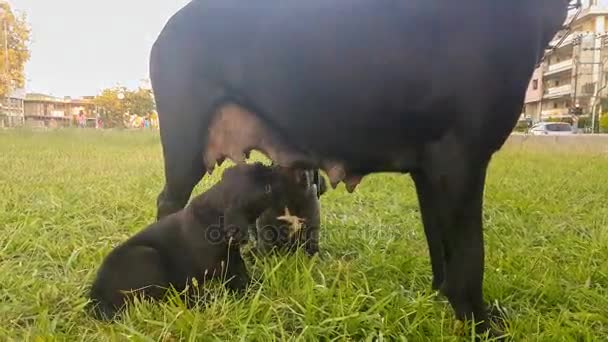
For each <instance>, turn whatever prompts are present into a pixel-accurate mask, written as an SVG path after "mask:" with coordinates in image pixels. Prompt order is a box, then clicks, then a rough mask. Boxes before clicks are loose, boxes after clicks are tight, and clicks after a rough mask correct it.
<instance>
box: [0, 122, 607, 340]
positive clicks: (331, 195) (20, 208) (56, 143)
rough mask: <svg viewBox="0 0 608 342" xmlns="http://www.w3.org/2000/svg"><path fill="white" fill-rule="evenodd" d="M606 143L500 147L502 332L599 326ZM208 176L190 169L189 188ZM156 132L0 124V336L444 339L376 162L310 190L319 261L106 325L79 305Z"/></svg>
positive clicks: (425, 262)
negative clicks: (351, 185)
mask: <svg viewBox="0 0 608 342" xmlns="http://www.w3.org/2000/svg"><path fill="white" fill-rule="evenodd" d="M607 175H608V154H606V153H605V151H604V152H602V151H601V149H599V150H597V151H595V150H577V151H576V152H572V151H559V150H555V149H554V150H553V151H550V152H549V151H547V150H543V149H542V148H540V147H535V148H530V149H526V148H521V147H518V146H509V147H508V148H505V149H503V150H502V151H501V152H500V153H498V154H497V155H496V157H495V158H494V161H493V162H492V164H491V167H490V171H489V175H488V184H487V187H486V195H485V212H484V218H485V228H486V229H485V236H486V273H485V284H484V289H485V296H486V298H487V299H489V300H491V301H492V302H493V303H495V304H497V305H499V306H500V307H501V308H503V309H504V310H505V312H506V313H507V317H508V319H507V322H506V331H507V332H508V333H509V334H510V335H511V336H512V337H513V338H514V339H515V340H518V341H522V340H524V341H595V340H602V339H604V340H605V338H606V336H608V176H607ZM218 176H219V174H218V173H217V172H216V173H215V174H214V175H213V177H208V178H206V179H205V180H204V181H203V182H201V184H200V185H199V187H197V189H196V192H197V193H198V192H200V191H203V190H204V189H205V187H208V186H209V185H210V184H211V183H212V182H214V181H216V180H217V178H218ZM162 184H163V169H162V157H161V149H160V144H159V139H158V137H157V133H155V132H154V133H153V132H113V131H106V132H99V131H89V130H87V131H76V130H74V131H69V130H68V131H56V132H27V131H0V194H1V195H0V341H6V340H14V341H27V340H36V341H47V340H69V341H104V340H110V341H114V340H119V341H121V340H128V339H131V340H134V341H158V340H160V341H177V340H188V341H198V340H203V341H207V340H220V341H224V340H247V341H250V340H258V341H266V340H281V341H286V340H292V339H293V340H317V339H320V338H322V339H323V340H368V341H371V340H374V341H381V340H387V341H389V340H404V341H405V340H407V341H425V340H430V341H437V340H442V339H443V340H446V341H451V340H454V341H457V340H461V339H462V337H461V336H460V334H461V332H462V331H461V329H460V328H459V327H458V324H456V322H455V321H454V315H453V312H452V310H451V308H450V307H449V305H448V304H447V302H446V300H445V298H443V297H441V296H436V295H435V294H434V293H433V292H432V291H431V290H430V280H431V272H430V266H429V259H428V254H427V248H426V242H425V239H424V234H423V230H422V226H421V222H420V213H419V211H418V204H417V200H416V196H415V192H414V188H413V183H412V181H411V180H410V178H409V177H408V176H405V175H394V174H377V175H373V176H370V177H367V178H365V179H364V181H363V182H362V184H361V185H360V187H359V188H358V189H357V191H356V192H355V193H354V194H348V193H347V192H346V191H345V190H344V186H343V185H340V186H339V187H338V189H336V190H330V191H328V193H327V194H326V195H325V196H324V197H323V199H322V204H321V205H322V234H321V248H322V253H321V256H320V258H314V259H312V260H310V259H307V258H306V257H304V256H303V255H300V254H297V255H294V256H290V257H282V258H276V257H275V258H268V259H264V260H260V261H259V262H258V263H256V264H250V265H249V268H250V271H251V273H252V274H253V276H254V277H257V278H259V282H258V283H256V284H254V285H253V286H252V287H251V288H250V289H249V291H248V293H247V294H246V295H245V296H244V297H239V296H236V295H232V294H230V293H226V292H224V291H222V290H221V288H220V287H219V286H214V285H211V288H212V290H213V294H214V300H213V301H211V302H209V303H208V304H207V305H206V306H205V307H200V308H199V309H195V310H187V309H185V308H184V306H183V305H182V304H181V303H179V302H171V303H158V304H150V303H143V304H141V305H137V306H134V307H132V308H131V309H130V310H129V311H128V312H127V314H126V315H125V317H124V318H123V319H122V320H121V321H119V322H117V323H115V324H106V323H99V322H97V321H95V320H93V319H91V318H90V317H89V316H87V314H86V312H85V311H84V310H83V307H84V305H85V304H86V297H85V294H86V290H87V287H88V286H89V284H90V282H91V281H92V279H93V277H94V275H95V272H96V270H97V267H98V266H99V264H100V262H101V260H102V259H103V257H104V256H105V255H106V254H107V253H108V252H109V251H110V249H111V248H112V247H113V246H115V245H116V244H118V243H120V242H121V241H123V240H125V239H126V238H127V237H128V236H130V235H131V234H133V233H135V232H136V231H138V230H139V229H141V228H143V227H144V226H146V225H147V224H149V223H150V222H152V221H153V219H154V216H155V210H156V208H155V201H156V195H157V194H158V192H159V190H160V189H161V187H162Z"/></svg>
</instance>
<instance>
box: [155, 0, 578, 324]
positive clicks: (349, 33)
mask: <svg viewBox="0 0 608 342" xmlns="http://www.w3.org/2000/svg"><path fill="white" fill-rule="evenodd" d="M567 9H568V1H567V0H534V1H530V0H509V1H497V0H460V1H444V0H441V1H440V0H332V1H328V0H307V1H285V0H256V1H251V0H205V1H202V0H194V1H192V2H191V3H189V4H188V5H187V6H185V7H184V8H183V9H181V10H180V11H179V12H178V13H176V14H175V15H174V16H173V17H172V18H171V19H170V20H169V22H168V23H167V24H166V26H165V28H164V29H163V31H162V32H161V34H160V35H159V37H158V39H157V41H156V42H155V44H154V47H153V49H152V52H151V69H150V72H151V79H152V84H153V88H154V95H155V98H156V101H157V105H158V111H159V116H160V118H159V119H160V129H161V138H162V145H163V152H164V161H165V176H166V183H165V187H164V189H163V191H162V193H161V194H160V195H159V196H158V217H162V216H165V215H167V214H169V213H172V212H175V211H177V210H179V209H180V208H182V207H183V206H184V205H185V204H186V203H187V201H188V198H189V196H190V194H191V191H192V189H193V187H194V186H195V185H196V184H197V183H198V182H199V181H200V179H201V178H202V176H203V175H204V174H205V172H210V171H211V170H213V168H214V166H215V165H216V163H217V162H220V163H221V162H222V161H223V160H224V159H225V158H230V159H232V160H234V161H236V162H239V163H240V162H243V161H244V160H245V157H246V156H247V155H248V153H249V152H250V151H251V150H252V149H257V150H260V151H263V152H264V153H266V154H267V155H268V156H269V157H270V158H271V159H272V160H273V161H274V162H276V163H277V164H280V165H283V166H290V167H296V168H312V169H323V170H324V171H325V172H326V173H327V174H328V176H329V179H330V181H331V183H332V186H334V187H335V186H336V185H337V184H338V183H339V182H344V183H345V185H346V188H347V189H348V190H349V191H353V190H354V189H355V187H356V185H357V184H358V183H359V182H360V181H361V179H362V177H364V176H365V175H368V174H371V173H375V172H402V173H410V174H411V176H412V177H413V179H414V182H415V184H416V189H417V194H418V199H419V203H420V207H421V212H422V220H423V223H424V229H425V233H426V237H427V241H428V246H429V251H430V258H431V264H432V270H433V278H434V279H433V287H435V288H439V289H441V291H442V293H443V294H445V295H446V296H447V298H448V299H449V301H450V303H451V305H452V307H453V308H454V310H455V312H456V316H457V318H459V319H465V318H472V317H474V318H475V319H476V320H477V321H483V323H482V324H481V325H479V330H480V331H485V330H486V329H487V328H488V320H487V313H486V307H485V305H484V302H483V294H482V283H483V269H484V242H483V233H482V207H483V205H482V199H483V190H484V185H485V175H486V169H487V166H488V163H489V162H490V159H491V157H492V155H493V154H494V153H495V152H496V151H497V150H498V149H500V148H501V146H502V145H503V143H504V142H505V140H506V139H507V137H508V136H509V134H510V132H511V130H512V129H513V127H514V125H515V123H516V121H517V118H518V117H519V115H520V112H521V107H522V104H523V99H524V94H525V91H526V87H527V84H528V81H529V79H530V76H531V74H532V71H533V69H534V66H535V64H536V63H537V62H538V61H539V60H540V58H541V56H542V55H543V52H544V49H545V47H546V46H547V44H548V42H549V41H550V40H551V38H552V37H553V36H554V35H555V34H556V32H557V31H558V30H559V29H560V27H561V25H562V24H563V23H564V20H565V18H566V13H567Z"/></svg>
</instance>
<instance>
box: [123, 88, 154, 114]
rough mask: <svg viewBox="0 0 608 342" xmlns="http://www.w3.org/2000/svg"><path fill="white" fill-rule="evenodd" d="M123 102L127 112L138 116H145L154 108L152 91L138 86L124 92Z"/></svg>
mask: <svg viewBox="0 0 608 342" xmlns="http://www.w3.org/2000/svg"><path fill="white" fill-rule="evenodd" d="M125 102H126V105H127V108H128V110H129V113H131V114H135V115H138V116H146V115H148V114H150V113H152V112H153V111H154V109H155V108H156V106H155V104H154V97H153V96H152V91H151V90H149V89H143V88H139V89H137V90H135V91H128V92H127V93H126V94H125Z"/></svg>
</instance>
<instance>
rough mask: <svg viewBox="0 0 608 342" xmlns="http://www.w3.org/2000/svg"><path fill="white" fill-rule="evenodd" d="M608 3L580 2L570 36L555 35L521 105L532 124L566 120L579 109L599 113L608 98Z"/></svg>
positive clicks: (604, 0)
mask: <svg viewBox="0 0 608 342" xmlns="http://www.w3.org/2000/svg"><path fill="white" fill-rule="evenodd" d="M607 20H608V0H587V1H583V9H582V11H581V12H580V14H579V15H578V16H574V15H571V16H570V17H569V18H568V21H567V23H568V24H569V25H570V27H571V32H570V33H569V34H567V35H564V33H560V34H558V35H557V36H556V37H555V39H554V40H553V41H552V42H551V43H550V45H551V46H552V47H554V48H553V49H551V50H549V51H548V52H547V54H546V55H545V59H544V61H543V63H542V64H541V65H540V66H539V68H538V69H536V70H535V72H534V74H533V76H532V78H531V79H530V84H529V86H528V91H527V93H526V100H525V105H524V111H523V112H524V115H525V116H526V117H529V118H532V119H533V120H534V121H542V120H547V119H549V118H569V117H571V116H572V111H573V110H574V109H576V108H580V110H581V111H582V114H583V115H589V114H590V113H592V112H593V111H594V110H599V106H600V100H601V99H603V98H606V96H607V95H608V87H607V86H608V79H607V77H606V75H607V71H608V22H607Z"/></svg>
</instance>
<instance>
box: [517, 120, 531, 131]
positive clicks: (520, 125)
mask: <svg viewBox="0 0 608 342" xmlns="http://www.w3.org/2000/svg"><path fill="white" fill-rule="evenodd" d="M529 128H530V124H529V123H528V121H526V120H519V121H517V124H516V125H515V128H513V131H514V132H526V131H527V130H528V129H529Z"/></svg>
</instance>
